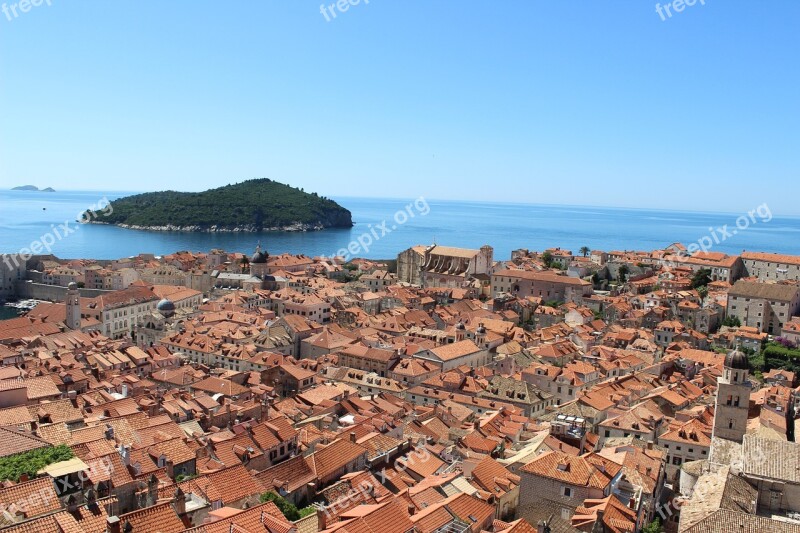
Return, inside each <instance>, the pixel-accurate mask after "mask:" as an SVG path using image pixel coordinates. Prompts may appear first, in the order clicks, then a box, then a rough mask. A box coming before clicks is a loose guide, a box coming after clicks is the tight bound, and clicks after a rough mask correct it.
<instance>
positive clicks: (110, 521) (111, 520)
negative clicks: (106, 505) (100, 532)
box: [106, 516, 122, 533]
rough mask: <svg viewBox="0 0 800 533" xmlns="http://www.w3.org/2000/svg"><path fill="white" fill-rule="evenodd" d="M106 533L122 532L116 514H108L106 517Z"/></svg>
mask: <svg viewBox="0 0 800 533" xmlns="http://www.w3.org/2000/svg"><path fill="white" fill-rule="evenodd" d="M106 533H122V528H121V527H120V523H119V517H118V516H109V517H108V518H106Z"/></svg>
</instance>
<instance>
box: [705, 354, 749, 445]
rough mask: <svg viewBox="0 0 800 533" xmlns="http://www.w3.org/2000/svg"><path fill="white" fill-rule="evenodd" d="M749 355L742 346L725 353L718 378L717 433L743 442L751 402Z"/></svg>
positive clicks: (715, 420) (721, 436)
mask: <svg viewBox="0 0 800 533" xmlns="http://www.w3.org/2000/svg"><path fill="white" fill-rule="evenodd" d="M749 369H750V367H749V365H748V364H747V356H745V355H744V354H743V353H742V352H740V351H739V349H738V348H736V349H734V350H733V351H731V352H729V353H728V355H726V356H725V363H724V367H723V370H722V377H720V378H718V379H717V400H716V404H715V409H714V433H713V435H714V436H715V437H719V438H721V439H727V440H732V441H735V442H739V443H741V442H742V440H744V434H745V433H746V432H747V411H748V408H749V405H750V382H749V381H747V376H748V373H749Z"/></svg>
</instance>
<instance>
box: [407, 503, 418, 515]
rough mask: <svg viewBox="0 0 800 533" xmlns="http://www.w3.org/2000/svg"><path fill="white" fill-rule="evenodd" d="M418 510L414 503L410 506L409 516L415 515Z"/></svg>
mask: <svg viewBox="0 0 800 533" xmlns="http://www.w3.org/2000/svg"><path fill="white" fill-rule="evenodd" d="M416 512H417V508H416V507H414V506H413V505H409V506H408V516H414V513H416Z"/></svg>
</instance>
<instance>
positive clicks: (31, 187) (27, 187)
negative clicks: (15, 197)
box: [11, 185, 56, 192]
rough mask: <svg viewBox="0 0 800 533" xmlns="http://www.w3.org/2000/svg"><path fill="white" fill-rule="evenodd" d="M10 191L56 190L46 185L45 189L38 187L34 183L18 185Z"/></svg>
mask: <svg viewBox="0 0 800 533" xmlns="http://www.w3.org/2000/svg"><path fill="white" fill-rule="evenodd" d="M11 190H12V191H39V192H56V191H55V189H53V188H52V187H47V188H46V189H39V187H37V186H36V185H20V186H18V187H12V189H11Z"/></svg>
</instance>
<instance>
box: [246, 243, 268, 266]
mask: <svg viewBox="0 0 800 533" xmlns="http://www.w3.org/2000/svg"><path fill="white" fill-rule="evenodd" d="M266 262H267V254H265V253H264V252H262V251H261V245H260V244H259V245H258V246H256V253H254V254H253V255H252V256H251V257H250V263H254V264H257V265H258V264H262V265H263V264H264V263H266Z"/></svg>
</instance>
